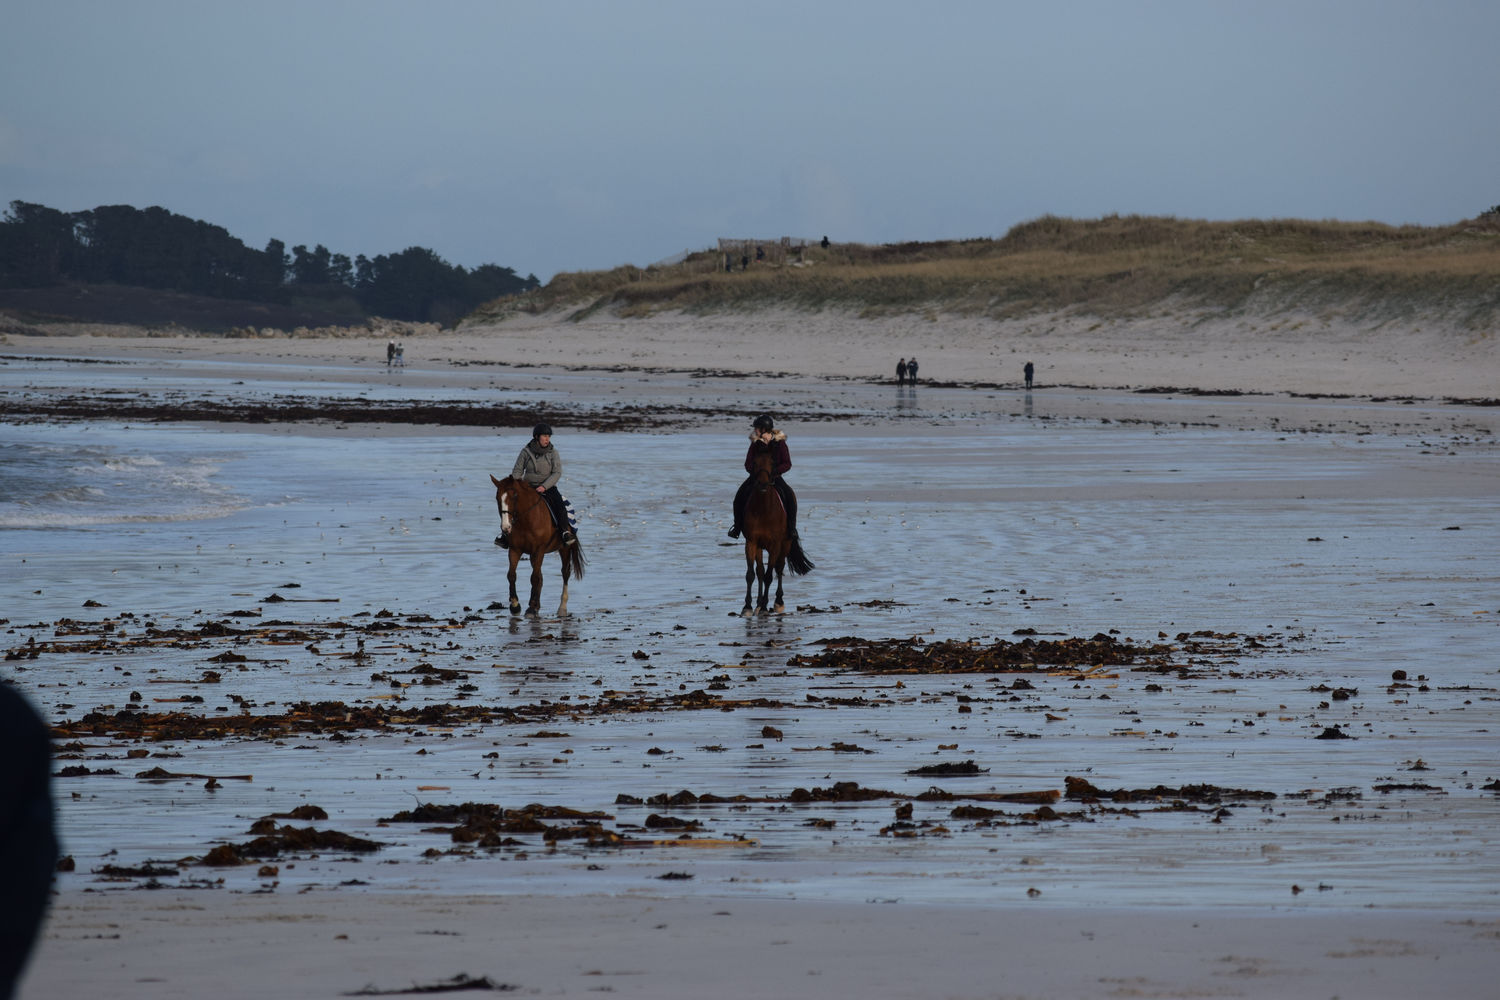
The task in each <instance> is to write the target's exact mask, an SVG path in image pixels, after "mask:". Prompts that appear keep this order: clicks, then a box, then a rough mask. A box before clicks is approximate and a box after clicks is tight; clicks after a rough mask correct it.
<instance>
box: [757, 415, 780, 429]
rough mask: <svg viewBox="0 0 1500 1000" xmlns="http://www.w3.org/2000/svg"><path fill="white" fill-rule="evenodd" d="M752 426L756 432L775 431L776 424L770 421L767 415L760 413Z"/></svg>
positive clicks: (769, 416)
mask: <svg viewBox="0 0 1500 1000" xmlns="http://www.w3.org/2000/svg"><path fill="white" fill-rule="evenodd" d="M752 426H753V427H754V428H755V429H756V430H758V431H774V430H775V429H776V424H775V422H774V421H773V420H772V419H771V415H770V414H769V413H762V414H761V415H760V416H758V417H756V418H755V423H754V424H753V425H752Z"/></svg>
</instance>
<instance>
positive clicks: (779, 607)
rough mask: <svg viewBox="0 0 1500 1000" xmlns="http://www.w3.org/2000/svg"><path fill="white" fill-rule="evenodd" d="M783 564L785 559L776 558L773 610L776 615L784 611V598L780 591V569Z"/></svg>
mask: <svg viewBox="0 0 1500 1000" xmlns="http://www.w3.org/2000/svg"><path fill="white" fill-rule="evenodd" d="M784 564H785V560H782V559H778V560H776V607H775V609H774V610H775V612H776V614H778V615H780V614H785V613H786V600H785V599H784V597H783V595H782V592H781V569H782V566H783V565H784Z"/></svg>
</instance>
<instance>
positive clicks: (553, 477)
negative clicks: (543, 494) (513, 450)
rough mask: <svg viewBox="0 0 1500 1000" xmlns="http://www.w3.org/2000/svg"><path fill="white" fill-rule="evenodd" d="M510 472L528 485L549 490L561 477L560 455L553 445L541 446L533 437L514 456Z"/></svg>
mask: <svg viewBox="0 0 1500 1000" xmlns="http://www.w3.org/2000/svg"><path fill="white" fill-rule="evenodd" d="M510 474H511V475H512V476H514V477H515V478H517V479H519V480H521V481H522V482H524V483H527V484H528V485H531V486H540V487H542V489H546V490H550V489H551V488H552V487H554V486H556V485H557V481H558V480H559V479H561V478H562V456H561V455H559V454H558V453H557V447H556V446H555V445H552V444H548V445H547V447H545V448H542V447H540V446H539V445H538V444H537V443H536V440H535V439H533V440H531V441H528V442H527V444H526V447H524V448H522V449H521V454H519V455H517V456H516V465H515V468H513V469H511V470H510Z"/></svg>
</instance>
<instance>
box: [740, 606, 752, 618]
mask: <svg viewBox="0 0 1500 1000" xmlns="http://www.w3.org/2000/svg"><path fill="white" fill-rule="evenodd" d="M740 617H741V618H749V617H750V605H748V604H747V605H745V606H744V607H743V608H740Z"/></svg>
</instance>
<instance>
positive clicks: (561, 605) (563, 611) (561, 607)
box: [557, 552, 573, 618]
mask: <svg viewBox="0 0 1500 1000" xmlns="http://www.w3.org/2000/svg"><path fill="white" fill-rule="evenodd" d="M558 555H559V556H561V557H562V578H563V586H562V600H560V601H558V602H557V617H559V618H562V617H564V616H566V615H567V613H568V577H569V576H571V575H572V571H573V567H572V565H571V564H570V563H569V562H568V554H567V553H566V552H559V553H558Z"/></svg>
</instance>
